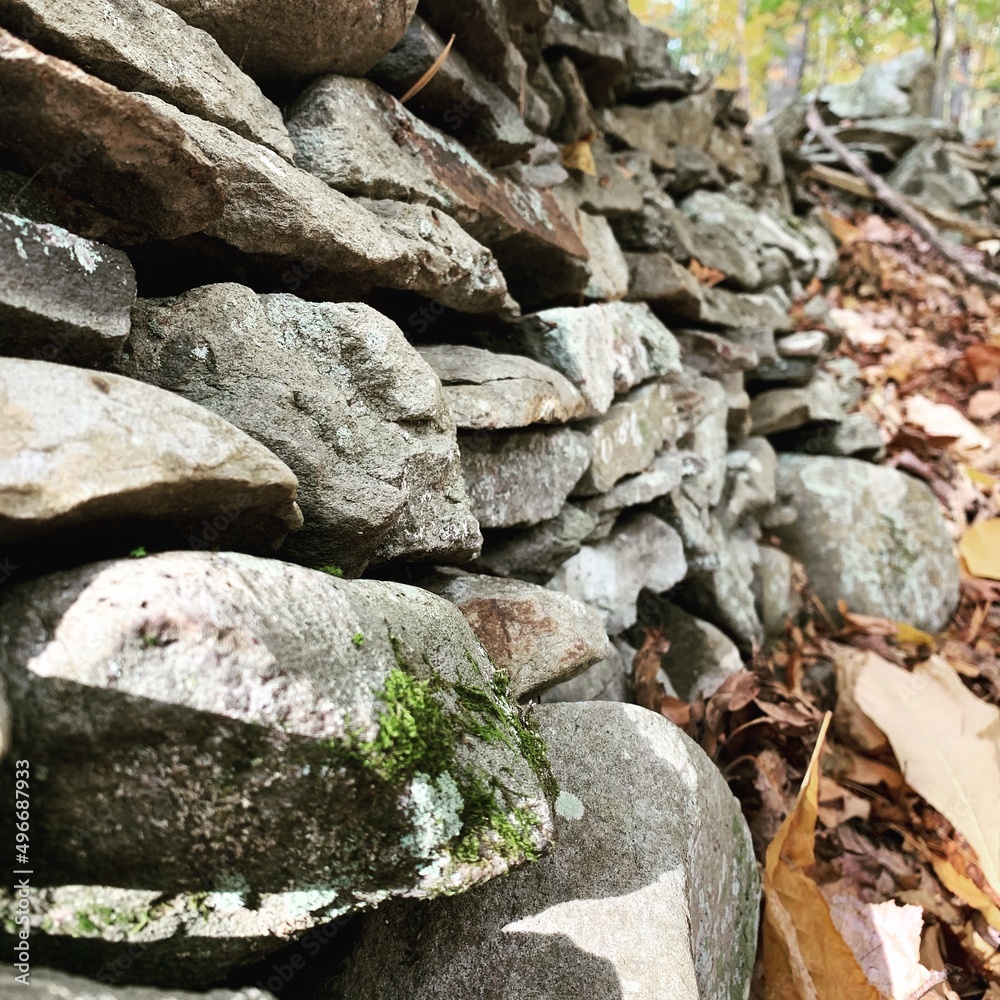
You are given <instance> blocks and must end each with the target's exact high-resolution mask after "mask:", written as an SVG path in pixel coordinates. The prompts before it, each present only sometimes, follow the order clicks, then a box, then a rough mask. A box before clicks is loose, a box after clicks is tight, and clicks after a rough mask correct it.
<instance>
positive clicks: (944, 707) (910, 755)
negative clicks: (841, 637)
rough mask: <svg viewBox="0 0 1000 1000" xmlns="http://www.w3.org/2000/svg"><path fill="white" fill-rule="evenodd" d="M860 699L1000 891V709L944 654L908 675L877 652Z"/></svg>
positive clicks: (912, 779) (861, 680)
mask: <svg viewBox="0 0 1000 1000" xmlns="http://www.w3.org/2000/svg"><path fill="white" fill-rule="evenodd" d="M854 697H855V699H856V700H857V704H858V707H859V708H860V709H861V711H862V712H864V714H865V715H866V716H867V717H868V718H869V719H871V721H872V722H873V723H874V724H875V725H876V726H878V728H879V729H881V730H882V732H884V733H885V735H886V736H887V737H888V740H889V742H890V744H891V745H892V749H893V751H894V752H895V754H896V758H897V760H898V761H899V764H900V767H901V768H902V771H903V776H904V777H905V778H906V781H907V783H908V784H909V785H910V787H911V788H913V789H914V791H916V792H917V793H918V794H919V795H921V796H922V797H923V798H924V799H926V800H927V801H928V802H929V803H930V804H931V805H932V806H933V807H934V808H935V809H937V810H938V812H940V813H941V814H942V815H943V816H944V817H945V818H946V819H947V820H948V821H949V822H950V823H951V824H952V825H953V826H954V827H955V829H956V830H958V831H959V832H960V833H961V834H962V835H963V836H964V837H965V839H966V840H967V841H968V842H969V844H970V845H971V846H972V849H973V850H974V851H975V852H976V857H977V859H978V861H979V865H980V867H981V868H982V870H983V875H984V877H985V878H986V881H987V882H988V883H989V885H990V886H991V887H992V888H993V890H994V891H1000V795H998V794H997V789H1000V709H998V708H996V707H995V706H993V705H989V704H987V703H986V702H984V701H982V700H980V699H979V698H977V697H976V696H975V695H974V694H973V693H972V692H971V691H969V690H968V689H967V688H966V687H965V685H964V684H963V683H962V682H961V680H960V679H959V677H958V675H957V674H956V673H955V670H954V669H953V668H952V666H951V665H950V664H949V663H948V661H947V660H945V659H943V658H942V657H940V656H932V657H930V659H928V660H926V661H925V662H924V663H920V664H918V665H917V666H916V667H915V668H914V669H913V672H912V673H908V672H907V671H906V670H903V669H902V668H900V667H897V666H894V665H893V664H891V663H889V662H887V661H886V660H883V659H882V657H880V656H878V655H877V654H875V653H871V652H869V653H868V654H867V661H866V663H865V664H864V666H863V668H862V669H861V671H860V672H859V674H858V677H857V681H856V683H855V686H854Z"/></svg>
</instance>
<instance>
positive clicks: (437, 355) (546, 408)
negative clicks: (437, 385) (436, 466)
mask: <svg viewBox="0 0 1000 1000" xmlns="http://www.w3.org/2000/svg"><path fill="white" fill-rule="evenodd" d="M417 350H418V351H419V352H420V356H421V357H422V358H423V359H424V361H426V362H427V363H428V364H429V365H430V366H431V368H433V369H434V371H435V372H436V373H437V376H438V378H440V379H441V384H442V385H443V387H444V395H445V398H446V399H447V400H448V406H449V408H450V409H451V414H452V416H453V417H454V418H455V423H456V424H457V425H458V426H459V427H462V428H465V429H470V430H501V429H509V428H515V427H527V426H528V425H529V424H563V423H566V421H567V420H572V419H574V418H575V417H579V416H581V415H582V414H583V413H584V412H585V405H584V401H583V397H582V396H581V395H580V393H579V391H578V390H577V389H576V388H575V386H574V385H573V384H572V383H571V382H570V381H569V380H568V379H567V378H566V377H565V376H564V375H561V374H560V373H559V372H557V371H555V370H554V369H552V368H549V367H548V366H547V365H543V364H540V363H539V362H537V361H533V360H532V359H531V358H526V357H523V356H522V355H519V354H495V353H494V352H492V351H487V350H485V349H484V348H481V347H466V346H465V345H462V344H442V345H440V346H434V347H418V348H417Z"/></svg>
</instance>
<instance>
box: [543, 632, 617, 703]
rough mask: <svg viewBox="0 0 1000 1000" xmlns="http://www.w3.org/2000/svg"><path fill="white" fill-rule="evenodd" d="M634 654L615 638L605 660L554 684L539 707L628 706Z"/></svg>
mask: <svg viewBox="0 0 1000 1000" xmlns="http://www.w3.org/2000/svg"><path fill="white" fill-rule="evenodd" d="M634 655H635V650H634V649H632V647H631V646H629V645H628V644H627V643H626V642H624V641H623V640H622V639H618V638H616V639H615V640H614V641H613V642H612V645H611V654H610V655H609V656H608V657H607V659H604V660H601V662H600V663H595V664H594V665H593V666H592V667H588V668H587V669H586V670H584V671H583V673H581V674H578V675H577V676H576V677H571V678H570V679H569V680H568V681H563V682H562V683H561V684H556V685H555V687H550V688H549V689H548V690H546V691H543V692H542V693H541V695H540V696H539V699H538V700H539V701H540V702H541V703H542V704H551V703H552V702H563V701H617V702H621V703H622V704H628V703H630V702H631V697H630V694H631V673H632V657H633V656H634Z"/></svg>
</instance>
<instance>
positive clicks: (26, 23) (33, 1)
mask: <svg viewBox="0 0 1000 1000" xmlns="http://www.w3.org/2000/svg"><path fill="white" fill-rule="evenodd" d="M0 16H2V17H3V18H4V19H5V20H6V22H7V23H8V24H12V23H13V24H17V25H19V30H20V33H21V34H22V35H23V36H24V37H27V38H31V39H32V40H33V41H35V42H37V43H38V44H41V45H42V46H43V47H44V48H45V49H46V50H47V51H49V52H50V53H52V54H53V55H56V56H60V57H61V58H63V59H69V60H71V61H72V62H74V63H76V64H77V65H78V66H80V67H82V68H83V69H85V70H87V71H88V72H90V73H93V74H94V75H95V76H99V77H100V78H101V79H102V80H107V81H108V83H112V84H114V85H115V86H116V87H120V88H121V89H122V90H141V91H142V92H143V93H146V94H155V95H156V96H157V97H162V98H163V99H164V100H165V101H169V102H170V103H171V104H176V105H177V107H179V108H180V109H181V110H182V111H187V112H188V113H190V114H193V115H198V116H199V117H201V118H207V119H209V120H210V121H214V122H218V123H219V124H220V125H225V126H226V127H227V128H231V129H232V130H233V131H234V132H238V133H239V134H240V135H242V136H244V137H245V138H247V139H253V140H254V141H255V142H262V143H264V145H266V146H270V147H271V149H273V150H274V151H275V152H276V153H280V154H281V155H282V156H283V157H285V159H287V160H290V159H291V158H292V155H293V149H292V143H291V140H290V139H289V138H288V131H287V129H286V128H285V125H284V122H283V121H282V120H281V112H280V111H279V110H278V108H277V107H276V106H275V105H274V104H272V103H271V102H270V101H269V100H268V99H267V98H266V97H265V96H264V95H263V94H262V93H261V92H260V88H259V87H258V86H257V84H255V83H254V82H253V80H251V79H250V77H248V76H247V75H246V74H244V73H243V72H242V71H241V70H240V69H239V68H238V67H237V66H236V63H234V62H233V61H232V60H231V59H230V58H229V57H228V56H227V55H226V54H225V53H224V52H223V51H222V50H221V49H220V48H219V45H218V43H217V42H216V41H215V40H214V39H213V38H212V36H211V35H209V34H206V33H205V32H204V31H201V30H199V29H198V28H194V27H192V26H191V25H189V24H187V22H186V21H184V19H183V18H181V17H179V16H178V15H177V14H175V13H173V12H172V11H170V10H168V9H167V8H166V7H164V6H161V5H160V4H159V3H154V2H153V0H2V2H0Z"/></svg>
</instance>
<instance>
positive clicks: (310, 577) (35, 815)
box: [0, 552, 553, 985]
mask: <svg viewBox="0 0 1000 1000" xmlns="http://www.w3.org/2000/svg"><path fill="white" fill-rule="evenodd" d="M0 676H3V677H4V678H5V680H6V682H7V686H8V691H9V696H10V702H11V707H12V710H13V717H14V734H13V745H12V751H11V752H12V753H13V754H14V755H15V757H25V756H28V757H30V759H31V762H32V849H33V851H35V852H36V856H38V857H42V858H45V859H46V878H47V880H48V882H49V883H50V885H52V886H56V887H60V886H61V888H54V889H52V890H50V894H49V896H48V897H47V898H46V899H45V900H44V902H47V903H48V904H49V906H48V909H47V912H46V908H45V907H44V906H42V907H40V908H37V909H36V910H35V911H33V913H32V934H31V948H32V955H33V957H36V958H37V960H38V961H46V962H47V961H48V959H47V956H52V955H55V956H57V957H58V955H59V950H58V946H59V944H60V943H63V944H65V938H66V936H67V935H70V936H72V935H73V934H74V933H75V934H76V936H77V937H80V936H82V937H84V938H87V939H88V940H91V941H93V942H94V943H95V945H100V943H101V942H103V941H116V940H117V941H119V942H121V941H125V942H126V943H133V942H134V943H136V944H139V945H141V946H142V948H141V949H140V950H139V952H140V953H139V954H138V955H137V956H136V959H135V963H134V964H133V966H132V968H131V970H130V973H129V974H130V977H131V978H132V980H133V981H139V982H153V983H169V984H172V985H195V984H198V985H205V984H210V983H212V982H217V981H218V980H219V978H220V972H221V970H224V969H225V968H226V967H227V966H229V965H232V964H234V963H238V962H246V961H248V960H252V959H253V958H255V957H259V956H261V955H262V954H266V953H267V952H268V951H269V950H274V949H275V948H278V947H281V945H282V944H283V943H286V942H287V941H288V940H289V939H291V938H293V937H295V936H296V935H299V934H301V933H303V932H304V931H306V930H308V929H310V928H312V927H315V926H317V925H318V924H321V923H324V922H326V921H329V920H330V919H332V918H333V917H335V916H337V915H338V914H342V913H345V912H347V911H352V910H354V909H357V908H358V907H361V906H365V905H370V904H374V903H377V902H379V901H381V900H384V899H386V898H387V897H389V896H392V895H412V896H433V895H436V894H438V893H442V892H458V891H462V890H464V889H465V888H467V887H468V886H470V885H472V884H473V883H475V882H478V881H482V880H484V879H488V878H491V877H493V876H495V875H498V874H501V873H503V872H505V871H507V870H508V868H510V867H511V866H515V865H517V864H519V863H521V862H523V861H525V860H527V859H530V858H534V857H537V856H538V855H539V853H540V852H542V851H543V850H544V849H545V848H546V847H547V845H548V843H549V841H550V839H551V833H552V816H551V813H550V803H549V795H550V790H551V788H552V787H553V786H552V779H551V774H550V771H549V768H548V764H547V762H546V759H545V752H544V748H543V747H542V744H541V741H540V739H539V737H538V736H537V735H536V733H535V732H534V730H532V729H531V728H529V727H528V726H527V725H526V723H525V722H524V721H523V720H522V717H521V716H520V714H519V710H518V708H517V706H516V704H515V703H514V702H513V701H512V700H511V698H510V696H509V695H508V693H507V681H506V678H505V676H504V675H503V674H502V673H498V672H497V671H496V670H495V669H494V667H493V666H492V664H491V663H490V661H489V657H488V656H487V655H486V653H485V651H484V650H483V647H482V646H481V645H480V643H479V642H478V640H477V639H476V637H475V635H474V634H473V633H472V631H471V630H470V628H469V626H468V625H467V624H466V622H465V620H464V619H463V618H462V616H461V614H459V612H458V610H457V609H456V608H455V607H454V606H453V605H452V604H450V603H449V602H448V601H445V600H444V599H442V598H440V597H437V596H436V595H434V594H430V593H428V592H427V591H423V590H417V589H415V588H413V587H408V586H405V585H402V584H395V583H386V582H380V581H368V580H364V581H359V580H354V581H347V580H338V579H336V578H334V577H332V576H330V575H328V574H325V573H321V572H317V571H315V570H308V569H304V568H302V567H299V566H293V565H290V564H287V563H281V562H277V561H270V560H265V559H259V558H255V557H251V556H243V555H239V554H235V553H214V554H213V553H194V552H173V553H164V554H162V555H158V556H150V557H147V558H145V559H134V560H125V561H120V562H106V563H99V564H95V565H91V566H87V567H84V568H82V569H77V570H71V571H67V572H63V573H58V574H55V575H53V576H49V577H43V578H40V579H37V580H35V581H33V582H30V583H26V584H23V585H21V586H19V587H15V588H13V589H11V590H9V591H7V592H6V593H4V595H3V598H2V606H0ZM83 789H85V790H86V791H85V794H84V793H83V791H82V790H83ZM0 822H9V817H6V816H5V817H4V820H3V821H0ZM10 835H11V837H12V836H13V832H12V831H10ZM206 882H207V883H208V884H207V885H206ZM206 889H207V890H209V893H208V895H207V896H206V895H205V894H204V893H205V890H206ZM71 900H72V902H70V901H71ZM144 901H145V902H144ZM153 902H155V904H156V905H151V904H152V903H153ZM13 905H14V904H13V897H9V898H8V899H7V900H6V902H5V903H4V904H3V906H0V910H2V911H3V913H4V915H8V914H9V912H10V909H9V908H10V906H13ZM67 906H68V907H70V908H69V909H68V913H69V914H70V915H72V914H77V918H76V919H75V920H68V921H65V922H64V923H59V922H53V921H52V919H51V917H50V915H51V914H52V913H54V912H56V911H57V910H58V911H59V912H63V910H64V908H65V907H67ZM143 912H144V914H145V915H144V918H143ZM81 913H82V914H83V917H82V918H80V917H79V914H81ZM116 913H118V914H119V918H116V917H115V914H116ZM47 918H48V919H47ZM60 939H61V940H60ZM73 945H74V947H76V949H77V956H78V957H77V959H76V960H75V961H74V966H73V967H74V970H75V971H82V972H85V973H86V974H91V975H92V974H93V973H94V971H95V969H97V968H99V966H100V962H101V954H102V951H101V949H100V948H99V947H95V948H94V949H93V951H91V952H88V951H87V950H86V949H85V948H81V947H80V941H79V940H76V941H74V942H73ZM104 954H105V955H106V951H105V952H104ZM63 960H65V959H63Z"/></svg>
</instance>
